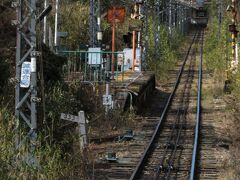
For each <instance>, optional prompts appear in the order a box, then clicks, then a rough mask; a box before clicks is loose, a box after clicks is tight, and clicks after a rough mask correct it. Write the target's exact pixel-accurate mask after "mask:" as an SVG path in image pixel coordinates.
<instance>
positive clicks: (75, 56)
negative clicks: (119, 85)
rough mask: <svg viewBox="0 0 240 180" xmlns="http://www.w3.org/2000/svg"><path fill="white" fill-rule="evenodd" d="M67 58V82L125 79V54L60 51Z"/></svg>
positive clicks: (65, 67) (64, 70) (65, 75)
mask: <svg viewBox="0 0 240 180" xmlns="http://www.w3.org/2000/svg"><path fill="white" fill-rule="evenodd" d="M57 54H58V55H60V56H64V57H66V58H67V60H68V61H67V63H66V64H64V66H63V73H64V78H65V79H66V80H67V81H72V80H78V79H79V80H80V81H95V82H96V81H105V80H106V78H107V77H110V78H111V79H116V80H118V81H119V80H120V81H122V80H123V79H124V53H123V52H114V53H113V52H106V51H100V52H90V51H58V52H57Z"/></svg>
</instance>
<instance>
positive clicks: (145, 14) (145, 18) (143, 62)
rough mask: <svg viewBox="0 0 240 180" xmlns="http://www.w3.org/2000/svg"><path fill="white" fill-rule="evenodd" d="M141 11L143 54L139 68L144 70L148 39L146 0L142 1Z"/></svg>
mask: <svg viewBox="0 0 240 180" xmlns="http://www.w3.org/2000/svg"><path fill="white" fill-rule="evenodd" d="M143 11H144V12H143V13H144V20H143V34H144V36H142V37H144V49H142V51H143V55H142V58H141V59H142V62H141V66H142V67H141V70H146V69H147V57H148V39H149V35H148V1H147V0H145V1H144V2H143Z"/></svg>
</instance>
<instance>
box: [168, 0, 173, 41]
mask: <svg viewBox="0 0 240 180" xmlns="http://www.w3.org/2000/svg"><path fill="white" fill-rule="evenodd" d="M168 6H169V11H168V30H169V34H170V36H171V35H172V0H169V4H168Z"/></svg>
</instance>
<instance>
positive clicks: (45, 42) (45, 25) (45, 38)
mask: <svg viewBox="0 0 240 180" xmlns="http://www.w3.org/2000/svg"><path fill="white" fill-rule="evenodd" d="M47 6H48V0H45V1H44V8H45V9H46V8H47ZM43 43H44V44H47V16H45V17H44V25H43Z"/></svg>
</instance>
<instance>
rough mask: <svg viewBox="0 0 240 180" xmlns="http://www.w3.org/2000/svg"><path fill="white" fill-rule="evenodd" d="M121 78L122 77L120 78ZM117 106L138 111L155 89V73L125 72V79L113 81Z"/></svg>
mask: <svg viewBox="0 0 240 180" xmlns="http://www.w3.org/2000/svg"><path fill="white" fill-rule="evenodd" d="M120 79H121V78H120ZM111 87H112V92H113V94H114V96H115V106H116V107H118V108H122V109H123V110H127V109H129V108H130V109H131V108H133V109H134V111H136V112H138V111H140V110H141V109H142V108H143V105H144V103H145V102H146V101H147V98H148V97H149V96H150V94H151V93H152V92H153V91H154V89H155V74H154V73H153V72H151V71H145V72H132V71H128V72H126V73H124V79H121V81H118V80H116V81H113V82H112V85H111Z"/></svg>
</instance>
